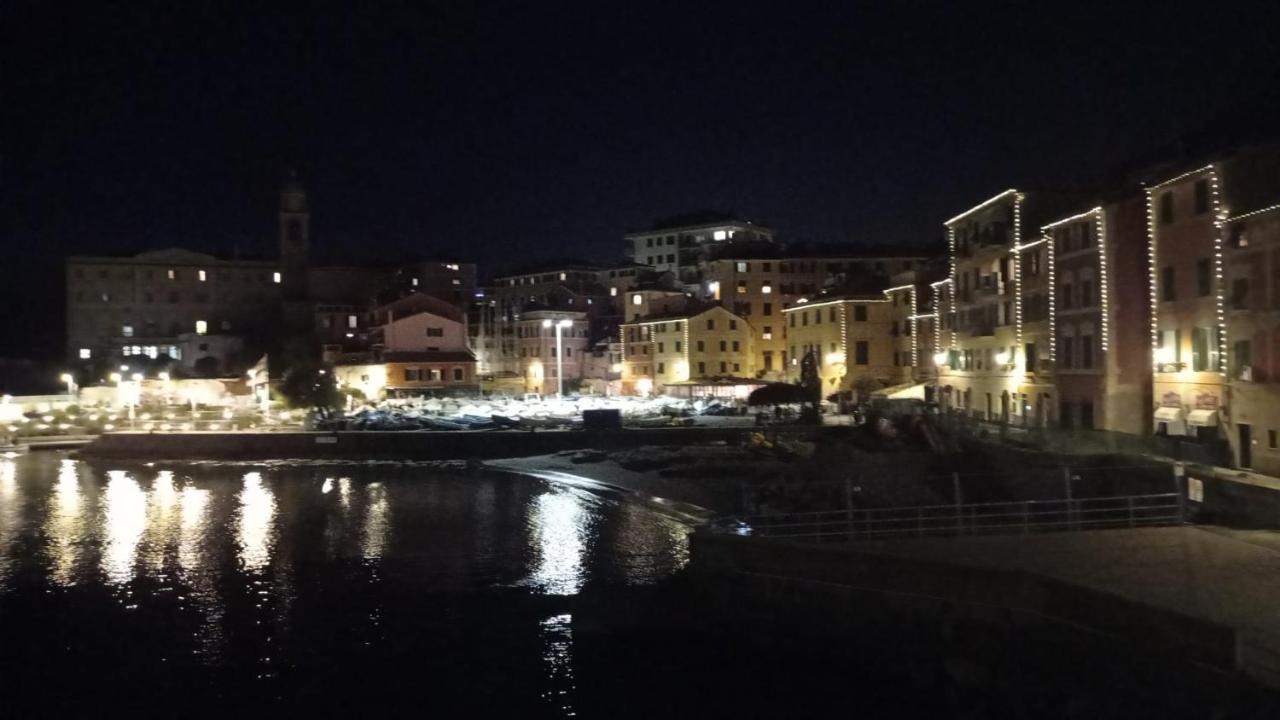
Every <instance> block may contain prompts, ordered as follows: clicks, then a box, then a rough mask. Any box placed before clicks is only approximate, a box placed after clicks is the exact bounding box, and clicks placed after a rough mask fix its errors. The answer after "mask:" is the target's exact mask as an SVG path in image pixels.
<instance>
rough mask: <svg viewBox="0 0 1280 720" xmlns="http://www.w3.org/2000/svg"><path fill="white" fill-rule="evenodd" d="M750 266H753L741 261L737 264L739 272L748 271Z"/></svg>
mask: <svg viewBox="0 0 1280 720" xmlns="http://www.w3.org/2000/svg"><path fill="white" fill-rule="evenodd" d="M749 267H751V266H750V265H748V264H747V263H744V262H740V263H738V264H737V269H738V272H746V271H747V268H749Z"/></svg>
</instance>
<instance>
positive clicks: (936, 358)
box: [933, 352, 949, 365]
mask: <svg viewBox="0 0 1280 720" xmlns="http://www.w3.org/2000/svg"><path fill="white" fill-rule="evenodd" d="M948 359H949V356H948V355H947V353H945V352H940V353H934V354H933V364H934V365H946V364H947V360H948Z"/></svg>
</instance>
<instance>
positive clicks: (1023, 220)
mask: <svg viewBox="0 0 1280 720" xmlns="http://www.w3.org/2000/svg"><path fill="white" fill-rule="evenodd" d="M1069 201H1070V199H1069V198H1064V197H1061V196H1055V195H1050V194H1047V193H1025V192H1022V191H1020V190H1017V189H1009V190H1005V191H1004V192H1001V193H999V194H997V195H995V196H993V197H991V198H989V199H987V200H985V201H983V202H981V203H979V204H978V205H975V206H974V207H972V208H970V209H968V210H966V211H964V212H963V213H960V214H959V215H956V216H955V217H953V218H951V219H950V220H947V221H946V223H945V226H946V229H947V242H948V246H949V249H950V262H951V272H950V277H949V278H948V280H949V282H947V283H946V284H943V285H939V286H938V287H939V288H940V290H941V294H942V296H944V298H945V302H946V307H945V308H942V309H941V313H942V321H943V330H944V334H945V335H946V336H947V339H948V340H949V343H948V345H949V346H948V347H947V348H945V353H946V356H945V358H935V362H936V363H937V362H938V361H939V360H941V361H942V362H940V363H938V365H939V367H938V369H939V372H938V383H939V386H940V388H941V390H942V398H941V401H942V403H943V404H944V405H946V406H947V407H949V408H953V409H955V410H958V411H960V412H963V413H965V414H968V415H971V416H973V417H976V418H979V419H986V420H994V421H1001V422H1014V423H1017V424H1022V425H1036V426H1044V425H1047V424H1050V423H1053V422H1056V408H1057V398H1056V390H1055V386H1054V373H1053V362H1052V359H1053V353H1054V349H1053V331H1054V323H1053V322H1051V320H1050V317H1051V316H1052V311H1053V309H1052V306H1051V305H1052V296H1053V283H1052V281H1051V280H1050V276H1051V273H1050V268H1049V264H1050V258H1051V251H1050V248H1048V247H1046V246H1047V245H1048V241H1047V240H1046V239H1045V238H1043V237H1040V236H1039V235H1040V233H1038V232H1036V231H1035V230H1034V228H1039V227H1041V225H1040V224H1038V223H1047V222H1048V221H1049V219H1050V218H1052V217H1053V216H1054V214H1055V213H1056V212H1057V211H1058V210H1059V209H1060V208H1061V207H1063V205H1064V204H1066V203H1068V202H1069Z"/></svg>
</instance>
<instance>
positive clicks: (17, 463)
mask: <svg viewBox="0 0 1280 720" xmlns="http://www.w3.org/2000/svg"><path fill="white" fill-rule="evenodd" d="M689 531H690V530H689V528H688V527H687V526H685V525H684V524H682V523H681V522H679V521H677V520H674V519H672V518H670V517H667V516H665V515H662V514H659V513H656V512H654V511H652V510H650V509H648V508H646V507H643V506H640V505H636V504H634V503H631V502H626V501H623V500H621V499H619V498H616V497H611V496H609V495H607V494H600V493H596V492H592V491H589V490H586V489H583V488H579V487H572V486H560V485H554V486H553V485H549V484H546V483H545V482H543V481H540V480H536V479H531V478H524V477H520V476H514V475H502V474H485V473H473V472H468V471H466V470H463V469H459V468H449V467H442V466H431V465H412V464H394V463H382V464H306V463H258V464H216V463H206V464H199V463H196V464H193V463H186V464H182V463H178V464H174V463H157V464H154V465H151V464H120V463H113V464H98V463H87V462H81V461H77V460H73V459H70V458H68V457H66V456H64V455H59V454H54V453H38V454H33V455H30V456H26V457H20V458H16V459H0V716H2V717H23V718H25V717H95V718H96V717H174V718H186V717H210V716H214V717H236V716H240V717H260V716H269V717H351V716H361V715H365V716H379V717H383V716H385V717H401V716H407V715H415V716H423V717H521V718H524V717H575V716H577V717H603V718H613V717H642V718H649V717H732V718H752V717H816V716H823V717H847V716H850V715H857V716H860V717H864V718H871V717H886V718H887V717H952V716H966V717H983V716H991V717H1014V716H1020V717H1136V716H1162V717H1175V716H1181V714H1180V712H1181V711H1184V710H1185V711H1188V715H1187V716H1195V717H1205V716H1208V715H1207V714H1206V713H1208V712H1211V709H1212V708H1216V707H1219V706H1220V705H1221V703H1220V702H1219V701H1217V700H1215V699H1213V698H1210V699H1208V700H1204V699H1203V698H1200V697H1193V698H1190V699H1189V698H1188V696H1187V694H1186V693H1185V692H1183V691H1179V692H1175V693H1172V694H1170V693H1169V692H1167V689H1168V688H1169V687H1171V685H1172V682H1173V681H1172V680H1170V679H1169V678H1167V677H1166V676H1165V675H1164V673H1163V671H1161V670H1159V669H1156V668H1146V667H1145V666H1142V665H1138V666H1137V669H1136V670H1134V669H1132V668H1130V669H1126V670H1125V671H1124V673H1116V672H1113V671H1112V670H1111V669H1110V668H1108V667H1099V668H1098V669H1096V670H1095V669H1092V668H1091V666H1092V665H1093V663H1092V662H1086V661H1080V660H1078V659H1076V658H1073V657H1061V658H1059V657H1057V653H1056V652H1055V649H1054V648H1049V649H1048V652H1044V651H1043V649H1042V648H1041V647H1040V646H1039V645H1037V643H1036V642H1035V641H1034V639H1033V638H1032V639H1028V640H1027V642H1026V644H1027V645H1028V646H1030V647H1032V648H1033V651H1032V655H1033V656H1035V655H1037V654H1038V655H1039V656H1041V657H1039V658H1038V659H1037V658H1035V657H1033V661H1032V662H1028V661H1027V660H1026V659H1025V658H1024V657H1022V656H1020V655H1018V654H1017V653H1015V652H1013V651H1010V650H1007V649H1006V648H1005V645H1007V644H1008V643H1007V642H1006V641H999V642H996V641H989V640H987V639H986V638H984V637H981V636H980V637H978V638H976V639H975V640H974V641H972V642H971V641H968V640H966V641H964V642H963V643H961V644H962V645H966V646H968V645H973V646H975V647H977V646H984V645H985V646H991V645H992V644H993V643H995V645H996V647H995V649H994V650H993V651H992V652H989V653H987V659H986V660H985V662H986V664H985V665H984V666H982V667H984V668H992V669H991V670H989V671H988V670H984V672H988V674H991V673H994V675H995V676H996V679H995V680H993V681H987V682H985V683H983V684H981V685H979V686H976V687H975V686H971V685H966V682H965V681H964V680H963V678H964V677H965V676H967V675H973V674H974V673H973V672H972V671H969V670H966V669H965V668H966V667H968V666H967V665H965V664H964V663H965V661H964V659H963V658H956V657H953V656H949V655H948V652H947V651H945V650H939V649H937V648H935V647H933V645H932V643H933V642H934V640H933V639H932V637H933V635H932V634H931V633H929V632H924V633H921V635H920V637H919V638H917V639H916V640H917V642H916V645H915V647H911V642H910V638H909V637H907V636H908V635H909V634H910V633H909V632H908V633H903V632H902V631H900V630H895V631H893V632H891V633H888V635H887V641H882V642H880V643H879V644H878V645H877V644H872V643H871V642H870V640H869V641H868V642H867V643H866V644H863V643H861V642H849V641H834V640H829V639H827V638H818V639H812V638H810V639H809V640H799V641H793V640H792V639H790V638H786V639H784V640H783V641H781V642H779V641H777V639H776V638H775V639H771V640H770V639H762V637H761V636H762V635H763V633H756V632H754V631H750V632H742V631H741V630H739V631H733V630H730V629H728V627H729V626H719V625H718V624H717V623H716V622H715V621H716V615H717V613H718V612H719V611H718V610H717V609H716V608H715V607H707V603H706V602H704V601H700V600H698V597H700V596H699V594H698V593H697V592H694V591H691V590H690V587H689V584H688V583H687V582H685V581H684V580H683V579H682V578H681V577H680V576H681V575H682V573H681V572H680V570H681V568H682V567H684V566H685V564H686V563H687V562H688V547H689V542H688V534H689ZM721 609H723V608H721ZM655 617H656V618H657V621H655V620H654V618H655ZM637 618H642V619H637ZM717 627H719V629H718V630H717V629H715V628H717ZM871 630H873V629H869V632H868V636H870V635H872V634H874V633H873V632H870V631H871ZM882 640H883V639H882ZM951 655H954V653H951ZM956 668H959V670H956ZM1144 672H1145V673H1146V675H1148V676H1149V677H1145V678H1144V677H1141V675H1142V673H1144ZM957 678H960V680H957ZM1135 678H1136V679H1135ZM1251 704H1252V703H1251V702H1249V701H1248V700H1247V699H1244V700H1242V699H1240V698H1236V700H1235V701H1234V702H1232V701H1228V702H1227V706H1228V707H1232V706H1234V708H1235V709H1239V708H1241V707H1246V708H1247V707H1249V706H1250V705H1251ZM1227 715H1234V713H1228V714H1227Z"/></svg>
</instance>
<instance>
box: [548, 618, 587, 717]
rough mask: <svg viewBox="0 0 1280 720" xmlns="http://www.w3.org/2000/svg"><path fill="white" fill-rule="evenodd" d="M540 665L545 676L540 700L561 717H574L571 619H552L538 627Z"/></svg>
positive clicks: (574, 686)
mask: <svg viewBox="0 0 1280 720" xmlns="http://www.w3.org/2000/svg"><path fill="white" fill-rule="evenodd" d="M540 630H541V632H542V663H543V668H544V669H545V671H546V675H547V685H546V689H545V690H543V691H542V699H543V700H545V701H547V703H549V704H550V705H551V707H553V708H554V709H555V711H556V714H557V715H558V716H560V717H574V716H576V715H577V714H578V713H577V712H576V711H575V710H574V706H573V700H574V698H573V695H574V690H575V689H576V685H575V680H574V676H573V615H570V614H568V613H566V614H563V615H552V616H551V617H549V618H547V619H545V620H543V621H542V623H541V627H540Z"/></svg>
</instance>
